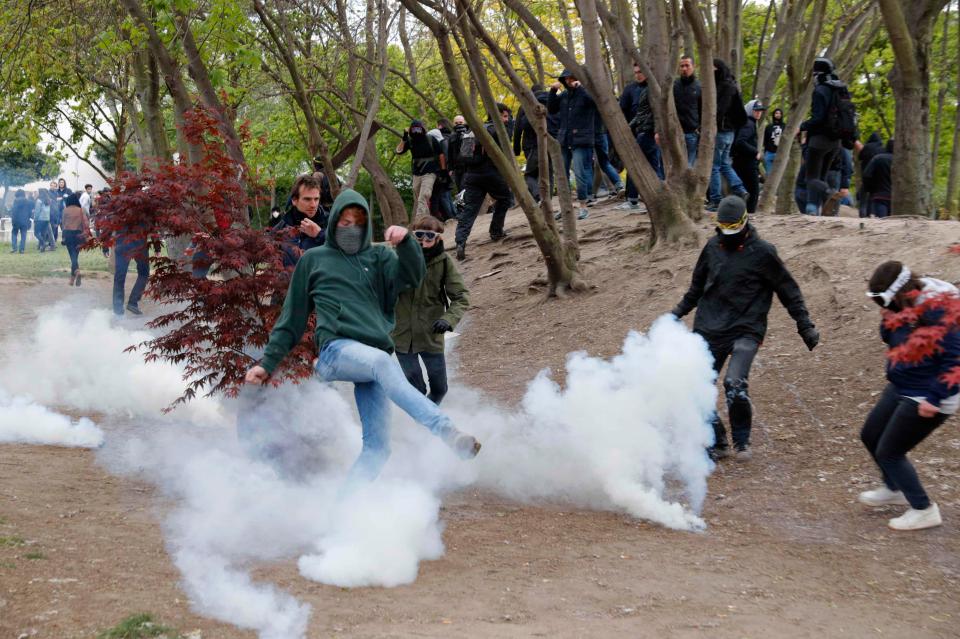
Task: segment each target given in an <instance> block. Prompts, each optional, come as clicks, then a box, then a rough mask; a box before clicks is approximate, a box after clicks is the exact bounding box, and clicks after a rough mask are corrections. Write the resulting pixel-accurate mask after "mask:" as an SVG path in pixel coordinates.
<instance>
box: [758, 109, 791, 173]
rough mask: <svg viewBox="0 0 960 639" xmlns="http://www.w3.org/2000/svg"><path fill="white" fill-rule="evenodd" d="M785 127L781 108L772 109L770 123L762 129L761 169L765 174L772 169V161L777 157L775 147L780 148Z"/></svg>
mask: <svg viewBox="0 0 960 639" xmlns="http://www.w3.org/2000/svg"><path fill="white" fill-rule="evenodd" d="M786 128H787V123H786V122H784V121H783V109H774V110H773V114H772V115H771V118H770V124H768V125H767V126H766V127H765V128H764V129H763V169H764V174H765V175H770V171H772V170H773V161H774V160H775V159H777V149H779V148H780V137H781V136H782V135H783V132H784V131H785V130H786Z"/></svg>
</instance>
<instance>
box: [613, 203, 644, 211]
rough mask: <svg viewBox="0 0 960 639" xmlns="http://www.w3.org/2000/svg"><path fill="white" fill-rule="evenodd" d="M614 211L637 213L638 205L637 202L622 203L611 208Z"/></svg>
mask: <svg viewBox="0 0 960 639" xmlns="http://www.w3.org/2000/svg"><path fill="white" fill-rule="evenodd" d="M613 210H614V211H639V210H640V204H639V203H637V202H624V203H623V204H617V205H616V206H615V207H613Z"/></svg>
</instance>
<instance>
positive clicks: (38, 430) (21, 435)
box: [0, 388, 103, 448]
mask: <svg viewBox="0 0 960 639" xmlns="http://www.w3.org/2000/svg"><path fill="white" fill-rule="evenodd" d="M0 443H3V444H11V443H12V444H43V445H56V446H72V447H78V448H96V447H97V446H100V445H101V444H102V443H103V431H102V430H100V429H99V428H97V426H96V425H95V424H94V423H93V422H92V421H90V420H89V419H87V418H85V417H84V418H81V419H79V420H77V421H72V420H71V419H70V418H69V417H67V416H66V415H61V414H59V413H54V412H52V411H50V410H49V409H47V408H45V407H43V406H40V405H39V404H36V403H34V402H32V401H30V400H29V399H27V398H25V397H10V396H9V395H7V393H6V392H5V391H4V390H3V389H2V388H0Z"/></svg>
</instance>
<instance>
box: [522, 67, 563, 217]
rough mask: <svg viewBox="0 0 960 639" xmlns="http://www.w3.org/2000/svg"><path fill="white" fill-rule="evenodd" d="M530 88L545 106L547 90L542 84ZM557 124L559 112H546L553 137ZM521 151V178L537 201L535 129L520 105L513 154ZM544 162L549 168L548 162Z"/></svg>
mask: <svg viewBox="0 0 960 639" xmlns="http://www.w3.org/2000/svg"><path fill="white" fill-rule="evenodd" d="M530 90H531V91H533V95H534V97H535V98H537V102H539V103H540V104H542V105H543V106H544V107H546V106H547V100H549V98H550V94H549V93H547V91H546V90H545V89H544V88H543V85H542V84H534V85H533V86H532V87H530ZM559 126H560V116H559V114H556V113H549V112H548V113H547V133H549V134H550V135H552V136H553V137H556V136H557V130H558V129H559ZM521 151H522V152H523V156H524V157H525V158H526V159H527V163H526V166H525V167H524V169H523V179H524V180H525V181H526V183H527V188H528V189H530V194H531V195H532V196H533V199H534V200H536V201H537V202H539V201H540V157H539V149H538V148H537V131H536V129H534V128H533V123H532V122H531V121H530V118H528V117H527V114H526V112H525V111H524V110H523V107H520V110H519V111H517V119H516V122H515V123H514V128H513V154H514V155H515V156H517V157H520V153H521ZM544 164H545V166H547V167H548V170H549V162H547V163H544ZM550 181H551V184H552V183H553V176H552V175H551V176H550Z"/></svg>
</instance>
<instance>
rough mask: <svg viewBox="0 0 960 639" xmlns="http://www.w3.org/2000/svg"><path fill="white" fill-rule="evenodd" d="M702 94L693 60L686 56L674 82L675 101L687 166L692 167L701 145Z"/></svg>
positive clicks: (682, 59) (681, 60)
mask: <svg viewBox="0 0 960 639" xmlns="http://www.w3.org/2000/svg"><path fill="white" fill-rule="evenodd" d="M701 93H702V90H701V88H700V80H697V76H696V73H695V69H694V66H693V58H692V57H690V56H687V55H685V56H683V57H682V58H680V77H679V78H677V79H676V80H674V81H673V101H674V103H675V104H676V105H677V118H678V119H679V120H680V127H681V128H682V129H683V140H684V142H686V145H687V164H688V165H690V166H693V163H694V162H696V161H697V147H698V146H699V144H700V110H701V107H702V104H701Z"/></svg>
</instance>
